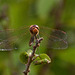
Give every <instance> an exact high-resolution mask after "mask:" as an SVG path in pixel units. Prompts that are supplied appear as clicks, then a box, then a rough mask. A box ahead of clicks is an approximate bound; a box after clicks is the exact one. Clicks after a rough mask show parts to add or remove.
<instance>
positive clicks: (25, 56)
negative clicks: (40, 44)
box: [20, 52, 28, 64]
mask: <svg viewBox="0 0 75 75" xmlns="http://www.w3.org/2000/svg"><path fill="white" fill-rule="evenodd" d="M20 61H21V63H23V64H26V63H27V62H28V54H27V52H23V53H21V54H20Z"/></svg>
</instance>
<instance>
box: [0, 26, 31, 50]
mask: <svg viewBox="0 0 75 75" xmlns="http://www.w3.org/2000/svg"><path fill="white" fill-rule="evenodd" d="M29 36H30V34H29V26H26V27H22V28H20V29H6V30H3V29H0V51H10V50H13V49H18V47H19V46H18V45H19V44H22V43H24V42H25V43H26V42H27V39H29Z"/></svg>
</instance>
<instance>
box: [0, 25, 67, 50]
mask: <svg viewBox="0 0 75 75" xmlns="http://www.w3.org/2000/svg"><path fill="white" fill-rule="evenodd" d="M33 26H36V27H35V28H38V31H39V32H38V33H37V35H40V36H41V37H43V38H44V40H43V41H42V43H41V46H43V47H44V46H47V47H48V48H50V49H51V48H52V49H66V48H67V47H68V43H67V41H66V40H67V35H66V32H64V31H62V30H57V29H51V28H48V27H44V26H38V25H33ZM29 27H31V26H24V27H22V28H19V29H18V28H17V29H10V28H9V29H2V28H0V51H11V50H13V49H18V47H17V45H19V44H20V45H23V47H26V46H28V40H29V39H30V37H31V35H30V33H31V31H29ZM37 37H38V36H37ZM30 42H31V40H30ZM32 42H33V41H32Z"/></svg>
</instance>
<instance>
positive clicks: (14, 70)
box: [0, 0, 75, 75]
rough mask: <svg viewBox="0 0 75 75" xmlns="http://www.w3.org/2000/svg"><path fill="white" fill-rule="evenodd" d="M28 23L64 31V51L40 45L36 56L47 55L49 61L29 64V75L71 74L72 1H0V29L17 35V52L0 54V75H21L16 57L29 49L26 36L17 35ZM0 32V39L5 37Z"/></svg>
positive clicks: (74, 65)
mask: <svg viewBox="0 0 75 75" xmlns="http://www.w3.org/2000/svg"><path fill="white" fill-rule="evenodd" d="M32 24H37V25H39V26H41V27H43V26H46V27H48V28H49V27H51V28H58V29H60V30H64V31H65V32H66V33H67V41H68V48H67V49H65V50H53V49H48V48H47V47H46V46H45V44H44V46H41V47H40V48H39V51H40V53H47V54H48V55H49V56H50V57H51V61H52V62H51V63H50V64H45V65H38V66H36V65H33V64H32V65H31V67H30V69H31V72H30V75H75V0H0V30H3V31H5V29H8V28H11V29H15V30H16V31H14V32H12V34H11V36H15V35H16V36H18V37H16V39H17V40H16V39H15V40H16V44H17V46H18V47H19V49H18V50H13V51H3V52H2V51H0V75H23V70H24V69H25V65H24V64H22V63H21V62H20V60H19V55H20V53H22V52H24V51H27V50H28V49H29V46H28V42H29V38H30V34H29V33H26V35H25V36H21V34H22V33H24V32H28V28H26V27H27V26H30V25H32ZM21 28H23V29H21ZM24 28H25V29H24ZM18 29H21V30H18ZM46 32H47V33H48V31H47V30H46ZM1 33H2V32H0V38H5V36H3V34H5V33H6V32H5V33H2V34H1ZM7 36H8V37H9V34H7ZM44 36H45V35H44ZM13 38H15V37H13ZM15 40H14V41H15ZM45 40H47V39H45ZM9 41H10V39H9Z"/></svg>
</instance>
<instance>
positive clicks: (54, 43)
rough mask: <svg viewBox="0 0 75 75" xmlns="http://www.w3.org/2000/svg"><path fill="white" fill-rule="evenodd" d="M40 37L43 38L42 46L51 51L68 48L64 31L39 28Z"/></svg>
mask: <svg viewBox="0 0 75 75" xmlns="http://www.w3.org/2000/svg"><path fill="white" fill-rule="evenodd" d="M40 35H41V36H42V37H44V40H43V41H44V42H43V45H44V46H47V48H50V49H51V48H52V49H66V48H67V47H68V43H67V41H66V40H67V34H66V32H64V31H61V30H57V29H51V28H47V27H40Z"/></svg>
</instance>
